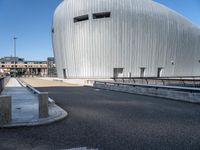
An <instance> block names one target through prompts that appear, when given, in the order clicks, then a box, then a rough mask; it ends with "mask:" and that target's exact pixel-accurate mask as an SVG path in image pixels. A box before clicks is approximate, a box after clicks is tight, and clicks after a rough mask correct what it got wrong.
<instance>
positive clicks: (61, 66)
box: [52, 0, 200, 78]
mask: <svg viewBox="0 0 200 150" xmlns="http://www.w3.org/2000/svg"><path fill="white" fill-rule="evenodd" d="M99 12H110V17H108V18H100V19H93V16H92V15H93V14H94V13H99ZM83 15H89V19H88V20H85V21H80V22H74V18H75V17H78V16H83ZM52 38H53V48H54V55H55V59H56V65H57V71H58V76H59V77H64V76H65V75H64V74H66V77H67V78H110V77H113V74H114V73H113V72H114V68H123V73H122V74H120V76H124V77H128V76H141V74H142V73H141V72H142V71H141V70H142V69H141V68H145V69H144V70H145V71H144V76H157V75H158V70H159V69H158V68H162V76H189V75H200V61H199V60H200V29H199V28H198V27H197V26H195V25H194V24H192V23H191V22H190V21H188V20H187V19H186V18H184V17H183V16H181V15H179V14H178V13H176V12H174V11H173V10H171V9H169V8H167V7H165V6H163V5H160V4H158V3H156V2H154V1H151V0H64V1H63V2H62V3H61V4H60V5H59V6H58V8H57V9H56V11H55V14H54V18H53V33H52ZM64 70H65V71H64Z"/></svg>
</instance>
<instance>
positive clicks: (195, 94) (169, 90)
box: [93, 82, 200, 103]
mask: <svg viewBox="0 0 200 150" xmlns="http://www.w3.org/2000/svg"><path fill="white" fill-rule="evenodd" d="M93 86H94V87H95V88H101V89H108V90H113V91H121V92H128V93H135V94H141V95H148V96H156V97H163V98H170V99H174V100H180V101H186V102H192V103H200V89H195V88H182V87H170V86H156V85H155V86H153V85H136V84H135V85H134V84H122V83H106V82H105V83H103V82H95V83H94V84H93Z"/></svg>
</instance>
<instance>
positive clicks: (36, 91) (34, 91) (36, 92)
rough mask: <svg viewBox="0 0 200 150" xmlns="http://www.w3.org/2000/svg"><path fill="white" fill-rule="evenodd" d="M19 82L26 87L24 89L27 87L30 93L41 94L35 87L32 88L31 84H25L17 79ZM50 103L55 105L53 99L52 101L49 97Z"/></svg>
mask: <svg viewBox="0 0 200 150" xmlns="http://www.w3.org/2000/svg"><path fill="white" fill-rule="evenodd" d="M17 80H18V81H19V83H20V84H21V85H22V86H24V87H27V88H28V89H29V90H30V91H32V92H33V93H34V94H40V93H41V92H40V91H38V90H37V89H35V88H34V87H32V86H31V85H30V84H27V83H25V82H24V81H22V80H20V79H17ZM48 101H49V103H51V104H52V103H53V104H55V101H54V100H53V99H51V98H50V97H48Z"/></svg>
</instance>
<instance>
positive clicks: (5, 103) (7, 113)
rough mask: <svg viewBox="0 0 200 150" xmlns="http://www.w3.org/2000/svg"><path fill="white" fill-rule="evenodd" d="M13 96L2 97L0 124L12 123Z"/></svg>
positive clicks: (0, 99)
mask: <svg viewBox="0 0 200 150" xmlns="http://www.w3.org/2000/svg"><path fill="white" fill-rule="evenodd" d="M11 107H12V106H11V96H0V124H8V123H10V121H11V114H12V112H11Z"/></svg>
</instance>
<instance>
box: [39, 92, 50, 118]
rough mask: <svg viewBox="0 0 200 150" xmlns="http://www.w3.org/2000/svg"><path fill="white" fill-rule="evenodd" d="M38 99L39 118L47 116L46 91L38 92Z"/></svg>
mask: <svg viewBox="0 0 200 150" xmlns="http://www.w3.org/2000/svg"><path fill="white" fill-rule="evenodd" d="M38 100H39V118H47V117H48V116H49V112H48V93H47V92H41V93H39V94H38Z"/></svg>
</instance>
